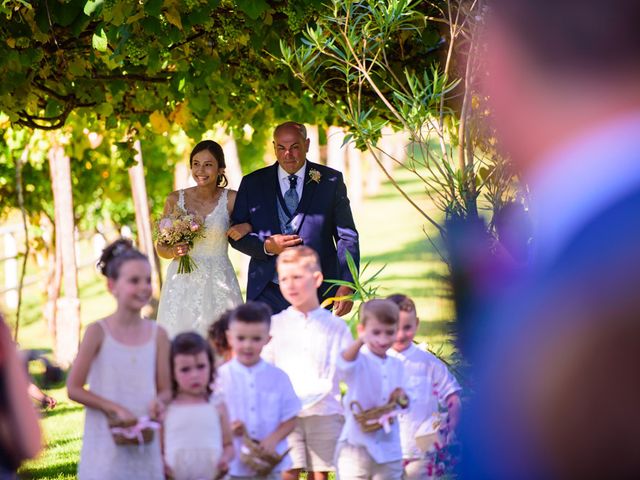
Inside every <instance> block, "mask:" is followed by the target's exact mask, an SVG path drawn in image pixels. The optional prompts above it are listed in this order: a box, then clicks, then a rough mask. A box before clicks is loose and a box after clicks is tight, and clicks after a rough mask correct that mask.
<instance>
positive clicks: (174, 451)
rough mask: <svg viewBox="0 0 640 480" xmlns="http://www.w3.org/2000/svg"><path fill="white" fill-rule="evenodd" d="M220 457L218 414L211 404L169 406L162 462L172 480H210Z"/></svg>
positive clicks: (220, 440) (215, 473)
mask: <svg viewBox="0 0 640 480" xmlns="http://www.w3.org/2000/svg"><path fill="white" fill-rule="evenodd" d="M221 456H222V429H221V427H220V414H219V413H218V409H217V408H216V406H215V405H214V404H213V403H198V404H186V405H185V404H171V405H169V408H168V409H167V413H166V417H165V420H164V458H165V462H166V463H167V465H169V467H171V470H172V471H173V478H174V479H175V480H213V479H214V478H216V477H217V475H218V470H217V467H218V462H219V461H220V457H221Z"/></svg>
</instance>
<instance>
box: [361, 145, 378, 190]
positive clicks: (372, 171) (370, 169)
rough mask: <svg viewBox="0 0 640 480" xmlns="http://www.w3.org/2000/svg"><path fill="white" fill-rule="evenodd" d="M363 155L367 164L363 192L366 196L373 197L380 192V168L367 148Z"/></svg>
mask: <svg viewBox="0 0 640 480" xmlns="http://www.w3.org/2000/svg"><path fill="white" fill-rule="evenodd" d="M363 157H364V159H365V162H366V165H367V179H366V186H365V192H366V195H367V197H374V196H375V195H377V194H378V193H379V192H380V186H381V184H382V170H381V169H380V167H378V164H377V163H376V160H375V158H373V155H372V154H371V152H370V151H369V150H367V151H366V152H364V154H363Z"/></svg>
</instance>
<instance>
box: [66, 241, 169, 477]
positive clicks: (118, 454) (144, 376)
mask: <svg viewBox="0 0 640 480" xmlns="http://www.w3.org/2000/svg"><path fill="white" fill-rule="evenodd" d="M98 266H99V268H100V270H101V272H102V274H103V275H105V276H106V277H107V286H108V288H109V291H110V292H111V294H112V295H113V296H114V297H115V299H116V301H117V308H116V311H115V312H113V313H112V314H111V315H109V316H108V317H106V318H103V319H102V320H98V321H97V322H94V323H92V324H91V325H89V326H88V327H87V330H86V333H85V336H84V339H83V340H82V343H81V344H80V349H79V351H78V356H77V358H76V360H75V362H74V363H73V366H72V368H71V372H70V373H69V378H68V380H67V390H68V393H69V398H70V399H71V400H75V401H76V402H79V403H82V404H83V405H84V406H85V411H86V418H85V425H84V435H83V442H82V451H81V454H80V464H79V466H78V478H79V479H80V480H93V479H95V480H101V479H104V480H107V479H108V480H119V479H122V480H125V479H127V480H128V479H131V478H145V479H162V478H164V474H163V465H162V456H161V452H160V442H159V437H160V435H159V434H157V433H156V434H155V435H153V440H152V441H151V442H150V443H147V444H143V445H116V443H115V441H114V439H113V436H112V434H111V430H110V426H113V425H118V424H120V425H123V424H127V423H132V422H135V421H136V420H138V419H140V418H141V417H148V416H153V415H152V410H153V408H152V407H153V404H154V399H155V398H156V396H157V395H160V397H163V396H164V397H166V398H169V397H170V388H171V384H170V372H169V339H168V336H167V334H166V332H165V331H164V330H163V329H162V328H161V327H159V326H157V325H156V323H155V322H153V321H151V320H147V319H145V318H142V317H141V316H140V310H141V309H142V307H144V306H145V305H146V304H147V302H148V301H149V299H150V298H151V267H150V265H149V261H148V259H147V257H146V256H145V255H143V254H142V253H140V252H139V251H138V250H136V249H135V248H134V247H133V245H132V243H131V241H130V240H125V239H120V240H117V241H116V242H114V243H113V244H111V245H109V246H108V247H107V248H105V249H104V251H103V253H102V257H101V258H100V261H99V262H98ZM87 381H88V383H89V385H88V388H87V386H86V385H85V384H86V383H87ZM154 433H155V432H154Z"/></svg>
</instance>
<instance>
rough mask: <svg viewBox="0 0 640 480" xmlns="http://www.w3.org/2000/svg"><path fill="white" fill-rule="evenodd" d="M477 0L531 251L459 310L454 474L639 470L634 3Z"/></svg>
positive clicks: (639, 148) (639, 233)
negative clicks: (516, 274) (464, 383)
mask: <svg viewBox="0 0 640 480" xmlns="http://www.w3.org/2000/svg"><path fill="white" fill-rule="evenodd" d="M488 3H489V5H490V9H489V11H488V20H487V25H486V41H487V48H486V52H487V53H486V55H487V57H486V59H485V60H486V62H485V64H486V66H487V68H488V70H489V74H488V76H487V84H486V89H487V93H488V94H489V96H490V98H491V101H492V108H493V114H494V120H495V124H496V127H497V130H498V132H499V135H500V140H501V145H502V146H503V148H504V149H505V151H506V152H507V153H508V154H509V155H510V156H511V157H512V159H513V160H514V162H516V163H517V164H518V166H519V168H520V170H521V172H522V174H523V175H524V177H525V178H526V180H527V183H528V184H529V186H530V190H531V208H530V210H531V214H532V222H533V225H534V227H535V234H534V236H535V248H534V250H535V251H534V262H533V266H532V271H530V272H529V273H527V275H526V276H527V278H526V279H524V280H523V282H522V283H517V287H516V288H515V289H511V291H510V292H508V294H504V295H503V296H501V297H498V296H496V297H495V298H493V299H492V300H493V307H492V308H491V310H490V311H491V313H486V312H484V313H482V314H477V315H478V318H476V319H473V320H478V324H479V325H481V327H480V328H478V329H477V330H476V331H475V332H474V337H473V345H474V346H473V348H472V350H471V352H470V355H471V359H472V362H473V363H474V365H475V378H476V382H477V388H476V396H475V398H474V400H473V402H472V404H471V405H470V408H469V409H468V412H469V413H468V414H467V415H466V416H465V417H464V418H463V426H462V428H463V439H464V444H465V452H464V454H465V457H464V462H463V466H462V471H461V473H462V478H478V479H483V478H491V479H516V478H517V479H555V478H562V479H565V478H568V479H573V478H576V479H582V478H639V476H640V455H639V454H638V453H639V452H640V435H639V433H640V408H638V405H640V376H639V375H638V366H639V365H640V295H639V294H638V285H640V249H639V248H638V245H639V244H640V215H638V211H640V87H639V86H640V55H639V54H638V52H640V28H638V21H640V2H638V1H637V0H610V1H609V2H601V1H596V0H535V1H534V0H490V1H489V2H488ZM514 290H515V291H514ZM463 311H464V312H465V313H466V314H467V315H469V314H471V315H473V313H472V312H471V310H470V309H466V310H465V309H463ZM472 323H473V322H466V324H472Z"/></svg>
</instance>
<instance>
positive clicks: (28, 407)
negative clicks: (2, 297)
mask: <svg viewBox="0 0 640 480" xmlns="http://www.w3.org/2000/svg"><path fill="white" fill-rule="evenodd" d="M21 363H22V362H21V360H20V357H19V355H18V352H17V350H16V347H15V345H14V344H13V342H12V341H11V334H10V332H9V329H8V328H7V325H6V324H5V323H4V317H3V316H2V314H1V313H0V480H9V479H13V478H17V477H16V475H15V472H16V470H17V469H18V467H19V466H20V464H21V463H22V461H23V460H26V459H27V458H32V457H35V456H36V455H37V454H38V452H39V451H40V448H41V439H40V424H39V422H38V414H37V413H36V410H35V409H34V408H33V404H32V403H31V400H30V399H29V396H28V394H27V387H28V385H29V381H28V379H27V375H26V374H25V372H24V369H23V368H22V364H21Z"/></svg>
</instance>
